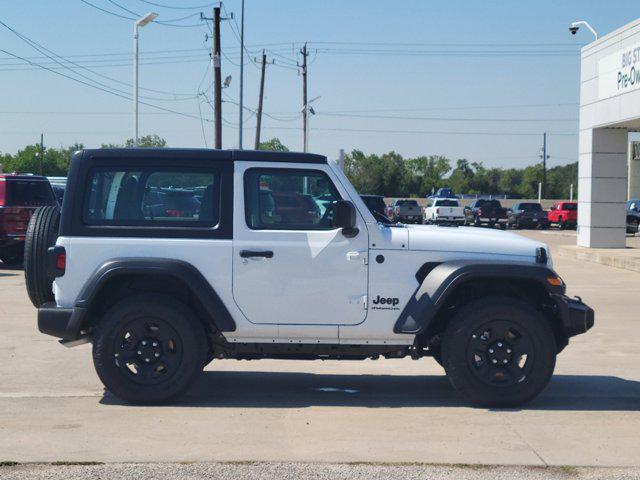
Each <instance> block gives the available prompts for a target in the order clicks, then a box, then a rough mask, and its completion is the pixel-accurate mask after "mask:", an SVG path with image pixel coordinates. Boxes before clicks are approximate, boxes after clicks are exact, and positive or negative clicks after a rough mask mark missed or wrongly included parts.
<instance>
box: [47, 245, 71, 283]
mask: <svg viewBox="0 0 640 480" xmlns="http://www.w3.org/2000/svg"><path fill="white" fill-rule="evenodd" d="M47 255H48V265H47V267H48V268H47V269H48V273H49V275H50V276H51V277H53V278H57V277H61V276H63V275H64V272H65V270H66V269H67V251H66V250H65V249H64V247H62V246H60V245H55V246H53V247H49V249H48V250H47Z"/></svg>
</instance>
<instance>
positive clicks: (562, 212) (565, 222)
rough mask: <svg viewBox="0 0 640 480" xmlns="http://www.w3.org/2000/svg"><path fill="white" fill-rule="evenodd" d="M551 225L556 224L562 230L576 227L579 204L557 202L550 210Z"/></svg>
mask: <svg viewBox="0 0 640 480" xmlns="http://www.w3.org/2000/svg"><path fill="white" fill-rule="evenodd" d="M549 223H551V224H556V225H558V227H560V230H564V229H565V228H567V227H575V226H576V225H577V224H578V204H577V203H576V202H556V203H554V204H553V207H551V210H549Z"/></svg>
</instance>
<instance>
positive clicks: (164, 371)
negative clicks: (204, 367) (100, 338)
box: [113, 317, 184, 385]
mask: <svg viewBox="0 0 640 480" xmlns="http://www.w3.org/2000/svg"><path fill="white" fill-rule="evenodd" d="M113 351H114V355H113V356H114V361H115V364H116V366H117V367H118V368H119V370H120V372H121V373H122V375H124V376H125V377H127V378H129V379H130V380H131V381H133V382H134V383H137V384H140V385H154V384H158V383H161V382H163V381H165V380H167V379H169V378H171V377H172V376H173V375H175V374H176V372H177V371H178V370H179V369H180V365H181V363H182V359H183V356H184V355H183V353H184V347H183V345H182V339H181V337H180V335H179V334H178V332H176V330H175V329H174V328H173V327H172V326H171V325H170V324H169V323H167V322H166V321H165V320H162V319H159V318H153V317H138V318H136V319H134V320H131V321H130V322H129V323H128V324H127V325H125V326H124V327H123V328H122V329H121V330H120V332H119V333H118V334H117V335H116V336H115V338H114V340H113Z"/></svg>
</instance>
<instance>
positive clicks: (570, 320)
mask: <svg viewBox="0 0 640 480" xmlns="http://www.w3.org/2000/svg"><path fill="white" fill-rule="evenodd" d="M553 299H554V301H555V303H556V312H557V313H558V315H559V317H560V319H561V320H562V328H563V330H564V333H565V335H566V336H567V338H569V337H575V336H576V335H580V334H581V333H585V332H586V331H587V330H589V329H590V328H591V327H593V324H594V320H595V314H594V311H593V309H592V308H591V307H589V306H588V305H585V304H584V303H582V300H581V299H580V297H577V298H571V297H568V296H566V295H553Z"/></svg>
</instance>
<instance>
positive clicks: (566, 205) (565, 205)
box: [562, 203, 578, 211]
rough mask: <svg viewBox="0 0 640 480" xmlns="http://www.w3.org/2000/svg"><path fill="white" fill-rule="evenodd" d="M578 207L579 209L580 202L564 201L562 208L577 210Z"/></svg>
mask: <svg viewBox="0 0 640 480" xmlns="http://www.w3.org/2000/svg"><path fill="white" fill-rule="evenodd" d="M577 209H578V204H576V203H563V204H562V210H569V211H573V210H577Z"/></svg>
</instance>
